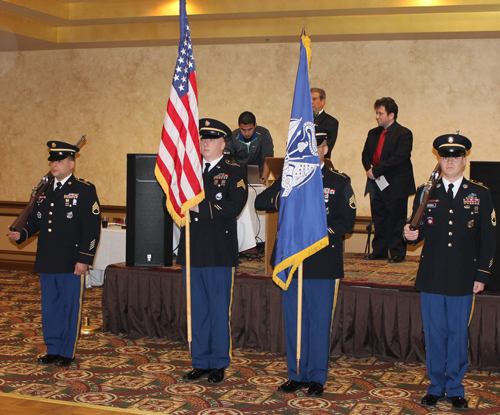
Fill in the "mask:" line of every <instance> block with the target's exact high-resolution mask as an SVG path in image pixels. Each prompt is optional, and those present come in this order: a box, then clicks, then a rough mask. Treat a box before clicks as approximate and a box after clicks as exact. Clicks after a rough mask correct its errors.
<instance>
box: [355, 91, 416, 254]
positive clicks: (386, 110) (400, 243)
mask: <svg viewBox="0 0 500 415" xmlns="http://www.w3.org/2000/svg"><path fill="white" fill-rule="evenodd" d="M374 108H375V114H376V119H377V123H378V125H379V126H378V127H377V128H374V129H372V130H370V131H369V132H368V137H367V139H366V142H365V147H364V149H363V153H362V162H363V166H364V168H365V170H366V176H367V180H366V189H365V195H366V194H367V193H369V194H370V208H371V213H372V219H373V223H374V224H375V236H374V238H373V243H372V246H373V252H372V254H370V255H367V256H366V257H365V259H369V260H381V259H387V258H388V253H389V254H390V258H389V261H388V262H390V263H394V262H402V261H404V259H405V256H406V244H405V242H404V240H403V233H402V230H403V227H404V225H405V223H406V218H407V214H408V196H410V195H413V194H415V179H414V178H413V166H412V164H411V159H410V157H411V150H412V146H413V135H412V133H411V131H410V130H409V129H408V128H405V127H403V126H402V125H400V124H398V123H397V122H396V119H397V118H398V106H397V105H396V102H394V100H393V99H392V98H388V97H387V98H381V99H378V100H377V101H376V102H375V105H374Z"/></svg>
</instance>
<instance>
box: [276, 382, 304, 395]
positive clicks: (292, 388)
mask: <svg viewBox="0 0 500 415" xmlns="http://www.w3.org/2000/svg"><path fill="white" fill-rule="evenodd" d="M308 386H309V382H297V381H296V380H287V381H286V382H285V383H283V385H281V386H280V387H279V388H278V392H281V393H293V392H297V391H298V390H299V389H305V388H307V387H308Z"/></svg>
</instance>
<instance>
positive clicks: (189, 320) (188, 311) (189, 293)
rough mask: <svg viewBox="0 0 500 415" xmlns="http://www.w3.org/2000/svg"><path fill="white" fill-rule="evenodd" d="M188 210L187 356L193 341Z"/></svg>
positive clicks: (187, 219) (187, 221)
mask: <svg viewBox="0 0 500 415" xmlns="http://www.w3.org/2000/svg"><path fill="white" fill-rule="evenodd" d="M189 220H190V219H189V210H188V211H187V212H186V317H187V340H188V347H189V356H191V347H192V343H193V333H192V327H191V231H190V226H189Z"/></svg>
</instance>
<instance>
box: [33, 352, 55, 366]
mask: <svg viewBox="0 0 500 415" xmlns="http://www.w3.org/2000/svg"><path fill="white" fill-rule="evenodd" d="M58 357H59V355H58V354H46V355H43V356H40V357H39V358H38V360H37V362H38V364H39V365H51V364H52V363H54V362H55V361H56V360H57V359H58Z"/></svg>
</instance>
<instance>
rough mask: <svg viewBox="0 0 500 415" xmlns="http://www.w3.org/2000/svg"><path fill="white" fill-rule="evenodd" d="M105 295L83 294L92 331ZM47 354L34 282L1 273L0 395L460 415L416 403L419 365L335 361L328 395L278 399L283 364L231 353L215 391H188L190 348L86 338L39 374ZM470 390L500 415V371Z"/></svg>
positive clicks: (134, 405) (354, 414)
mask: <svg viewBox="0 0 500 415" xmlns="http://www.w3.org/2000/svg"><path fill="white" fill-rule="evenodd" d="M349 266H350V265H349V264H348V263H347V264H346V268H348V267H349ZM354 266H355V265H353V267H354ZM401 269H402V271H401V275H403V274H404V270H403V268H401ZM101 296H102V289H101V288H91V289H88V290H87V291H86V293H85V303H84V315H85V316H87V317H89V318H90V322H91V324H98V325H101V323H102V320H101ZM44 353H45V346H44V344H43V337H42V325H41V315H40V285H39V282H38V277H37V275H36V274H31V273H27V272H13V271H0V393H8V394H9V395H10V396H18V397H37V398H42V399H48V400H60V401H66V402H73V403H74V404H75V405H78V404H91V405H98V406H101V407H109V408H114V409H121V410H123V413H138V414H147V413H161V414H182V415H190V414H201V415H208V414H224V415H226V414H227V415H237V414H306V415H307V414H351V415H374V414H386V415H400V414H401V415H402V414H427V413H432V414H445V413H454V411H453V410H452V409H451V405H450V404H448V403H445V402H444V403H440V404H438V405H437V406H436V407H434V408H424V407H422V406H421V405H420V404H419V402H420V399H421V398H422V396H423V395H424V394H425V390H426V388H427V385H428V378H427V376H426V371H425V367H424V365H422V364H419V363H397V362H387V361H382V360H380V359H377V358H366V359H354V358H347V357H345V356H332V357H331V358H330V362H329V377H328V381H327V384H326V385H325V394H324V395H323V396H321V397H317V398H310V397H308V396H307V395H306V394H305V391H298V392H297V393H294V394H289V395H282V394H279V393H277V387H278V386H279V385H280V384H281V383H283V382H284V381H285V380H286V379H287V375H286V360H285V356H284V355H277V354H272V353H257V352H255V351H252V350H242V349H238V350H233V360H232V363H231V365H230V366H229V368H228V369H227V371H226V381H225V382H224V383H222V384H221V385H216V386H210V385H208V384H207V383H206V380H203V381H200V382H197V383H184V382H183V381H182V376H183V374H184V373H185V372H186V371H188V370H190V368H191V366H190V359H189V353H188V350H187V346H186V344H183V343H176V342H171V341H168V340H163V339H137V338H130V337H128V336H125V335H112V334H109V333H97V334H92V335H86V336H82V337H81V338H80V341H79V343H78V351H77V357H76V361H75V362H74V363H73V364H72V365H71V366H70V367H69V368H57V367H55V366H39V365H37V364H36V363H35V360H36V357H37V356H38V355H40V354H44ZM464 384H465V387H466V393H467V396H466V397H467V399H469V406H470V407H471V408H472V410H471V411H469V412H468V413H470V414H485V415H486V414H498V413H500V373H499V372H488V371H484V372H479V371H469V372H468V373H467V376H466V378H465V380H464Z"/></svg>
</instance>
